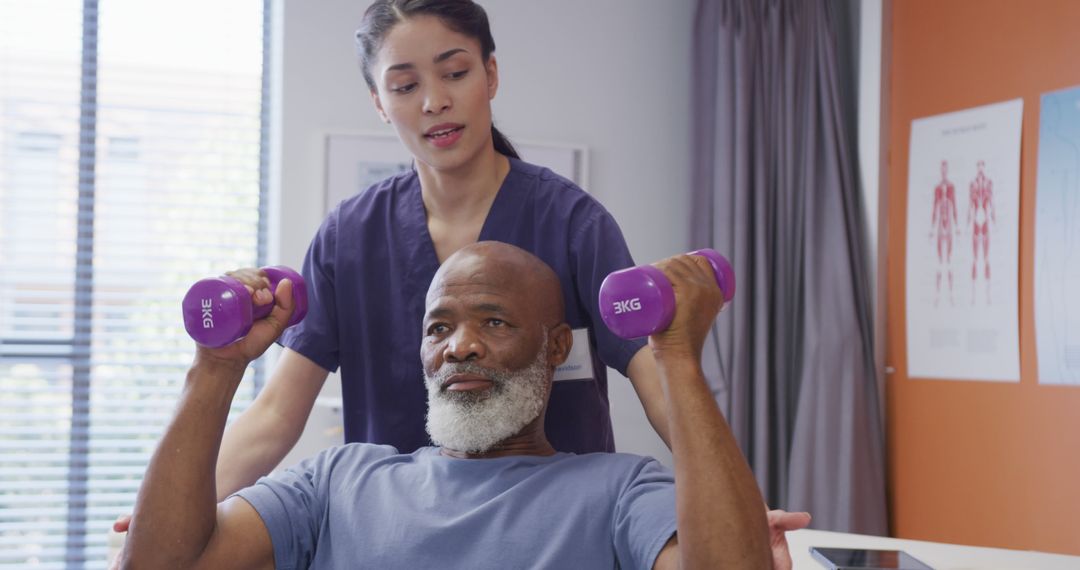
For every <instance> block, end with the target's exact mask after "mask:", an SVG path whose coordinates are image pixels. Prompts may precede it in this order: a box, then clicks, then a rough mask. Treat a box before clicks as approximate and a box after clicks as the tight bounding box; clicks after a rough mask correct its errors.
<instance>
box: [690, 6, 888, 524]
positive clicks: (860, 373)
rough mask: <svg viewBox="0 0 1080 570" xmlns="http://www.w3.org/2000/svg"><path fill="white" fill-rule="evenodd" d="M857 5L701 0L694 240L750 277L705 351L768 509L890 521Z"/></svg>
mask: <svg viewBox="0 0 1080 570" xmlns="http://www.w3.org/2000/svg"><path fill="white" fill-rule="evenodd" d="M855 9H857V6H856V5H854V4H853V3H852V2H849V1H847V0H699V2H698V6H697V14H696V21H695V30H694V40H693V41H694V61H693V66H694V71H693V77H694V85H693V89H692V93H693V95H692V97H693V101H692V104H693V110H694V115H693V116H694V117H695V124H694V139H695V140H694V156H693V168H694V172H693V191H694V202H693V206H694V208H693V220H692V224H691V236H690V237H691V246H692V247H703V246H706V245H711V246H712V247H714V248H716V249H717V250H718V251H721V252H723V253H725V254H727V255H729V256H730V257H729V259H731V262H732V264H733V265H734V267H735V270H736V275H737V278H738V279H737V283H738V289H737V291H738V292H737V294H736V298H735V300H734V302H733V303H732V305H731V306H730V308H728V309H727V310H726V313H725V315H724V316H722V318H720V319H718V321H717V327H716V330H715V331H714V335H713V338H712V339H711V342H710V345H709V346H707V347H706V371H707V373H708V374H709V375H710V376H711V377H712V378H715V379H716V384H715V385H716V387H717V398H718V400H719V401H720V403H721V406H722V408H723V409H724V410H725V411H726V414H727V418H728V421H729V422H730V423H731V426H732V428H733V430H734V432H735V435H736V437H737V438H738V440H739V442H740V445H741V446H742V449H743V451H744V452H745V453H746V456H747V458H748V459H749V461H750V464H751V466H752V467H753V469H754V473H755V475H756V476H757V479H758V483H759V485H760V486H761V489H762V491H763V493H764V494H765V498H766V500H767V501H768V502H769V504H770V505H771V506H774V507H780V508H785V509H788V510H807V511H810V512H811V513H812V514H813V517H814V520H813V523H812V525H811V526H813V527H814V528H819V529H827V530H836V531H844V532H858V533H865V534H887V530H888V529H887V517H886V503H885V463H884V462H885V459H884V438H883V427H882V422H881V418H880V409H879V407H878V406H879V402H878V392H877V383H876V379H875V376H874V368H873V366H874V365H873V339H872V334H873V327H872V303H871V299H872V293H871V288H870V280H869V273H868V271H869V270H870V262H869V257H868V255H867V251H866V243H867V240H866V236H865V227H864V223H865V222H864V220H863V219H862V212H863V210H862V205H861V200H860V195H859V183H858V180H859V177H858V163H857V160H856V151H857V145H856V140H857V136H856V132H857V123H856V121H857V118H856V100H857V97H856V82H855V72H854V69H855V61H856V60H857V58H856V57H855V56H854V53H855V52H854V48H855V34H854V33H853V30H855V27H854V22H855V21H856V19H855V17H854V16H855V12H854V10H855Z"/></svg>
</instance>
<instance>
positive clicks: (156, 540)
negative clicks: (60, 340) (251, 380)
mask: <svg viewBox="0 0 1080 570" xmlns="http://www.w3.org/2000/svg"><path fill="white" fill-rule="evenodd" d="M242 376H243V368H242V367H240V366H239V365H237V364H234V363H226V362H220V363H217V362H205V361H204V362H198V361H197V363H196V365H195V366H193V367H192V369H191V370H190V371H189V372H188V376H187V381H186V383H185V385H184V390H183V392H182V394H181V396H180V404H179V407H178V409H177V412H176V414H175V416H174V417H173V420H172V423H171V424H170V425H169V427H168V429H167V430H166V432H165V435H164V436H163V437H162V439H161V442H160V443H159V444H158V448H157V450H156V451H155V452H154V455H153V458H152V459H151V460H150V466H149V467H148V468H147V471H146V477H145V478H144V479H143V483H142V486H141V488H140V489H139V495H138V498H137V500H136V503H135V512H134V517H133V520H132V523H131V529H130V531H129V536H128V539H127V544H126V545H125V562H128V563H131V565H133V566H135V567H138V568H143V567H152V568H173V567H190V566H191V564H192V563H193V562H194V561H195V560H196V559H197V558H198V557H199V555H200V554H202V552H203V550H204V549H205V548H206V545H207V542H208V541H209V539H210V536H211V535H212V534H213V531H214V526H215V520H216V505H217V500H216V496H217V493H216V490H215V484H214V468H215V464H216V462H217V454H218V447H219V445H220V443H221V434H222V431H223V430H224V428H225V420H226V418H227V417H228V413H229V406H230V404H231V403H232V398H233V395H234V394H235V393H236V388H237V386H238V385H239V382H240V378H241V377H242Z"/></svg>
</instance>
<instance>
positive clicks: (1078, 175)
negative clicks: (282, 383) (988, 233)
mask: <svg viewBox="0 0 1080 570" xmlns="http://www.w3.org/2000/svg"><path fill="white" fill-rule="evenodd" d="M1036 176H1037V179H1036V193H1035V348H1036V351H1037V353H1038V359H1039V383H1040V384H1070V385H1073V386H1080V87H1074V88H1072V89H1066V90H1064V91H1056V92H1053V93H1046V94H1043V96H1042V106H1041V108H1040V118H1039V166H1038V173H1037V174H1036Z"/></svg>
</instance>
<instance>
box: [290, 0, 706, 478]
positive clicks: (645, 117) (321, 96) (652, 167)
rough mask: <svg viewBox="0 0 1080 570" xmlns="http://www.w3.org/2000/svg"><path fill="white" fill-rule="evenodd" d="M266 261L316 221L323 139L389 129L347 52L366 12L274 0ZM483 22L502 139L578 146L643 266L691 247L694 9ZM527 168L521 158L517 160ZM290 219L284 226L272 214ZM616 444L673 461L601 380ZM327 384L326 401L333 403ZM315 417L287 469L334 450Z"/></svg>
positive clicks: (557, 1)
mask: <svg viewBox="0 0 1080 570" xmlns="http://www.w3.org/2000/svg"><path fill="white" fill-rule="evenodd" d="M277 2H278V5H277V6H276V10H277V13H278V14H279V15H280V16H281V17H280V18H279V19H278V22H279V26H278V28H279V29H278V35H277V37H276V38H275V42H276V44H277V45H276V49H277V50H278V51H277V53H276V57H277V58H278V62H279V64H280V67H279V71H280V72H279V73H278V75H277V77H276V78H275V79H277V80H279V82H276V86H275V96H276V97H275V100H274V104H275V116H277V117H278V119H279V126H280V129H279V130H277V131H275V133H274V141H275V143H276V146H277V148H276V151H275V152H276V153H279V154H278V156H279V157H280V160H279V161H278V162H277V163H276V164H275V171H274V172H273V180H274V181H275V196H276V197H277V198H279V200H278V201H277V203H276V204H275V209H274V211H273V212H272V225H271V230H272V231H271V233H272V234H277V238H278V239H277V240H275V241H274V242H273V243H272V252H273V255H272V257H273V258H274V261H276V262H280V263H285V264H289V265H293V266H296V267H299V265H300V263H301V260H302V259H303V255H304V252H305V250H306V248H307V244H308V242H309V240H310V239H311V237H312V236H313V235H314V232H315V230H316V228H317V227H318V225H319V223H320V222H321V220H322V217H323V214H324V210H323V203H322V189H323V137H324V136H325V134H326V133H327V132H330V131H350V130H365V131H381V132H387V133H391V134H392V130H390V128H389V127H388V126H386V125H384V124H383V123H382V122H381V121H379V120H378V117H377V116H376V114H375V112H374V110H373V109H372V107H371V104H370V100H369V98H368V95H367V92H366V87H365V86H364V83H363V78H362V77H361V75H360V72H359V69H358V66H357V62H356V56H355V52H354V49H353V32H354V30H355V28H356V27H357V25H358V23H359V22H360V18H361V15H362V14H363V10H364V9H365V8H366V7H367V5H368V2H356V1H349V0H323V1H319V2H301V1H298V0H277ZM482 4H483V5H484V7H485V8H486V9H487V11H488V14H489V17H490V19H491V23H492V31H493V34H494V36H495V43H496V46H497V49H496V57H497V58H498V61H499V70H500V89H499V94H498V96H497V97H496V99H495V103H494V110H495V121H496V124H497V125H498V126H499V128H500V130H502V131H503V132H504V133H506V134H507V135H508V136H509V137H510V138H511V139H512V140H513V139H518V140H529V141H533V142H563V143H573V144H581V145H584V146H586V147H587V148H588V152H589V170H590V172H589V177H588V183H587V184H586V185H585V186H586V190H588V191H589V192H591V193H592V194H593V195H594V196H596V197H597V198H598V199H599V200H600V201H601V202H602V203H603V204H604V205H605V206H606V207H607V208H608V209H609V210H610V211H611V212H612V214H613V215H614V216H615V218H616V220H618V222H619V224H620V225H621V227H622V229H623V232H624V234H625V235H626V240H627V242H628V243H629V245H630V250H631V252H632V253H633V254H634V257H635V258H636V259H637V260H638V261H639V262H649V261H653V260H656V259H660V258H663V257H666V256H668V255H672V254H674V253H679V252H682V251H685V250H687V249H689V248H690V244H689V243H688V237H687V236H688V234H689V231H688V228H687V227H686V221H687V220H688V218H689V184H690V173H689V167H690V157H689V152H690V130H689V129H690V121H691V116H690V112H689V103H690V91H689V90H690V42H691V30H692V18H693V11H694V4H695V2H693V1H692V0H677V1H674V0H669V1H664V2H656V1H653V0H589V1H587V2H584V1H581V0H545V1H544V2H526V1H522V0H482ZM526 158H527V157H526ZM282 212H287V215H282ZM611 376H612V377H611V381H610V385H611V386H610V396H611V400H612V414H613V420H614V422H615V431H616V445H617V447H618V448H619V449H620V450H621V451H631V452H635V453H643V454H647V455H653V456H655V457H658V458H660V459H661V460H662V461H665V462H670V454H669V453H668V452H667V449H666V448H665V447H664V445H663V443H662V442H660V440H659V438H658V437H656V435H655V434H654V433H653V432H652V429H651V428H650V427H649V426H648V423H647V421H646V420H645V416H644V413H643V412H642V410H641V405H640V403H639V402H638V401H637V398H636V396H635V395H634V393H633V389H632V388H631V386H630V384H629V382H628V381H626V380H625V379H624V378H622V377H621V376H619V375H618V374H617V373H615V372H613V371H612V372H611ZM337 388H338V387H337V379H336V378H335V377H332V378H331V379H330V380H329V381H328V382H327V389H326V390H325V391H324V394H326V395H330V396H332V395H334V394H337V393H338V392H337ZM327 414H328V412H326V411H325V409H324V410H321V411H320V410H317V412H316V414H314V416H313V418H312V422H311V423H310V424H309V425H310V429H309V430H308V433H306V434H305V436H304V439H303V440H302V442H301V447H303V449H299V450H297V452H296V453H295V454H293V455H291V456H290V458H287V461H291V460H292V459H294V458H296V457H298V456H303V455H307V454H310V452H311V451H312V449H310V448H311V447H318V446H320V445H322V444H323V443H321V442H323V441H324V440H325V441H333V440H334V439H335V438H340V434H337V433H334V434H332V435H330V436H325V433H326V432H327V430H332V424H333V420H332V418H328V415H327Z"/></svg>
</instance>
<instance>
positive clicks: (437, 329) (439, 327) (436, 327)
mask: <svg viewBox="0 0 1080 570" xmlns="http://www.w3.org/2000/svg"><path fill="white" fill-rule="evenodd" d="M449 330H450V327H448V326H446V325H444V324H442V323H436V324H433V325H431V326H430V327H428V330H427V333H428V335H442V334H446V332H447V331H449Z"/></svg>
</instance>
